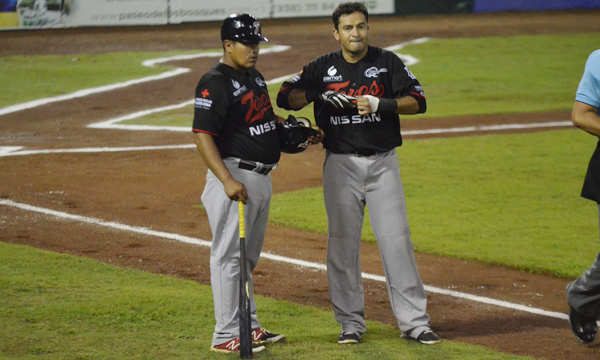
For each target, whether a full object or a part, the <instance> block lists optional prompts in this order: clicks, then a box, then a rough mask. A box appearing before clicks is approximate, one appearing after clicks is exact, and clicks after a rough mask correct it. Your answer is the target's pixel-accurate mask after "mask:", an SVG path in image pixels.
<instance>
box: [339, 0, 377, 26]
mask: <svg viewBox="0 0 600 360" xmlns="http://www.w3.org/2000/svg"><path fill="white" fill-rule="evenodd" d="M357 11H358V12H361V13H363V15H364V16H365V19H366V20H367V22H369V11H368V10H367V7H366V6H365V5H364V4H363V3H359V2H352V3H350V2H347V3H342V4H339V5H338V7H337V8H335V10H334V11H333V14H331V19H332V20H333V26H335V28H336V29H337V28H338V25H339V24H340V16H342V15H350V14H352V13H355V12H357Z"/></svg>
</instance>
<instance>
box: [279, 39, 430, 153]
mask: <svg viewBox="0 0 600 360" xmlns="http://www.w3.org/2000/svg"><path fill="white" fill-rule="evenodd" d="M292 89H301V90H308V91H318V92H319V93H323V92H325V91H326V90H334V91H337V92H339V93H344V94H346V95H350V96H354V97H357V96H361V95H373V96H376V97H379V98H390V99H397V98H401V97H404V96H411V95H412V96H417V97H420V98H421V99H422V100H423V101H424V99H425V96H424V93H423V88H422V87H421V84H420V83H419V81H418V80H417V78H416V77H415V76H414V75H412V74H411V72H410V71H409V70H408V68H407V67H406V66H405V65H404V63H403V62H402V60H401V59H400V58H399V57H398V56H397V55H396V54H394V53H393V52H390V51H387V50H383V49H380V48H377V47H371V46H369V47H368V51H367V54H366V55H365V57H364V58H363V59H361V60H360V61H358V62H357V63H354V64H351V63H348V62H347V61H346V60H345V59H344V57H343V55H342V51H341V50H337V51H334V52H332V53H329V54H325V55H322V56H320V57H318V58H317V59H315V60H313V61H311V62H310V63H309V64H307V65H305V66H304V68H303V69H302V72H300V73H299V74H298V75H297V76H295V77H294V78H293V79H292V80H290V81H287V82H284V83H283V85H282V86H281V89H280V91H279V96H287V95H288V94H289V91H291V90H292ZM314 111H315V122H316V124H317V126H319V127H320V128H321V129H322V130H323V131H324V132H325V135H326V136H325V139H324V140H323V146H324V147H325V148H326V149H331V150H332V151H334V152H348V151H359V150H374V151H379V152H385V151H389V150H391V149H393V148H395V147H397V146H400V145H402V136H401V134H400V121H399V117H398V115H396V114H384V113H373V114H368V115H359V114H358V110H357V109H356V108H354V109H337V108H335V107H334V106H331V105H328V104H325V103H323V102H322V101H321V100H319V99H318V98H317V99H316V100H315V103H314Z"/></svg>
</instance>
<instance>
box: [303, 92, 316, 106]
mask: <svg viewBox="0 0 600 360" xmlns="http://www.w3.org/2000/svg"><path fill="white" fill-rule="evenodd" d="M317 96H319V92H318V91H315V90H306V91H305V92H304V98H305V99H306V101H308V103H309V104H310V103H311V102H313V101H315V100H316V99H317Z"/></svg>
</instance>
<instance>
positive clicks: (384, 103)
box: [377, 98, 398, 114]
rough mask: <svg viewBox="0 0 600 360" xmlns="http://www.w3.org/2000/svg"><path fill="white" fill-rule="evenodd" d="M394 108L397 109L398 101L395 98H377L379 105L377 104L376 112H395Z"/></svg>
mask: <svg viewBox="0 0 600 360" xmlns="http://www.w3.org/2000/svg"><path fill="white" fill-rule="evenodd" d="M396 110H398V102H397V101H396V99H386V98H380V99H379V106H377V112H378V113H385V114H395V113H396Z"/></svg>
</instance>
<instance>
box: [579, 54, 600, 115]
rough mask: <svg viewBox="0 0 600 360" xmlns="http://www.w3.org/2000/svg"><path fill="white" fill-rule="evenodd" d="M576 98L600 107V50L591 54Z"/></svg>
mask: <svg viewBox="0 0 600 360" xmlns="http://www.w3.org/2000/svg"><path fill="white" fill-rule="evenodd" d="M575 100H576V101H579V102H582V103H585V104H588V105H591V106H593V107H595V108H600V50H596V51H594V52H593V53H592V54H591V55H590V56H589V58H588V60H587V62H586V64H585V70H584V72H583V76H582V77H581V81H580V82H579V87H578V88H577V94H576V95H575Z"/></svg>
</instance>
